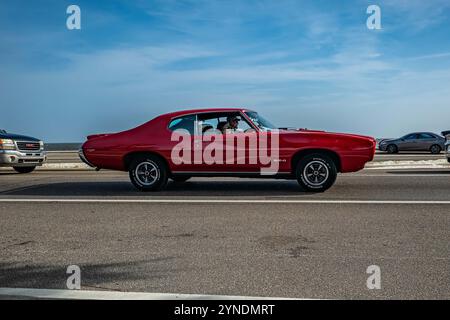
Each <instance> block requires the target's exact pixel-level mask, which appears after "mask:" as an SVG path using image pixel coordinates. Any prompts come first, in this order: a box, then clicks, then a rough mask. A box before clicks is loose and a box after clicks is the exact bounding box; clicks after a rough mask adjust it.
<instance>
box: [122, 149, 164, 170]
mask: <svg viewBox="0 0 450 320" xmlns="http://www.w3.org/2000/svg"><path fill="white" fill-rule="evenodd" d="M148 155H151V156H154V157H157V158H159V159H160V160H161V161H163V163H164V164H165V165H166V169H167V171H168V173H170V166H169V163H168V162H167V160H166V159H165V158H164V157H163V156H162V155H161V154H159V153H158V152H154V151H133V152H130V153H127V154H126V155H125V156H124V157H123V166H124V168H125V170H127V171H128V170H129V168H130V165H131V163H132V161H133V159H136V158H137V157H145V156H148Z"/></svg>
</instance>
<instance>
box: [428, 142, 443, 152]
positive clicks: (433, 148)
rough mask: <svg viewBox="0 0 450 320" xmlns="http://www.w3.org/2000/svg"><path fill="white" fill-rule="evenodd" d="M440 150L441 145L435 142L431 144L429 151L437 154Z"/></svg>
mask: <svg viewBox="0 0 450 320" xmlns="http://www.w3.org/2000/svg"><path fill="white" fill-rule="evenodd" d="M441 151H442V149H441V146H440V145H437V144H433V145H432V146H431V148H430V152H431V153H432V154H439V153H441Z"/></svg>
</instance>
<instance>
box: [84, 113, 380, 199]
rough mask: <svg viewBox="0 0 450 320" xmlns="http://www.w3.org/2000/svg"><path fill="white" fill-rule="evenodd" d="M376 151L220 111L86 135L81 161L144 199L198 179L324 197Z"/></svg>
mask: <svg viewBox="0 0 450 320" xmlns="http://www.w3.org/2000/svg"><path fill="white" fill-rule="evenodd" d="M375 145H376V141H375V139H374V138H371V137H366V136H360V135H353V134H342V133H329V132H324V131H314V130H306V129H279V128H277V127H275V126H274V125H272V124H271V123H270V122H269V121H267V120H266V119H265V118H263V117H262V116H260V115H259V114H258V113H257V112H254V111H251V110H248V109H239V108H221V109H198V110H185V111H178V112H173V113H168V114H164V115H161V116H158V117H156V118H155V119H153V120H151V121H149V122H147V123H144V124H143V125H140V126H138V127H136V128H134V129H130V130H127V131H123V132H119V133H112V134H95V135H90V136H88V137H87V141H86V142H85V143H84V144H83V145H82V147H81V149H80V151H79V155H80V158H81V159H82V160H83V161H84V162H85V163H86V164H88V165H90V166H92V167H95V168H97V169H111V170H121V171H128V172H129V176H130V179H131V182H132V183H133V185H134V186H135V187H136V188H138V189H139V190H142V191H155V190H159V189H161V188H163V187H164V186H165V185H166V183H167V181H168V179H172V180H173V181H175V182H184V181H187V180H188V179H189V178H191V177H198V176H207V177H220V176H232V177H255V178H257V177H264V178H268V177H269V178H276V179H297V181H298V183H299V184H300V186H301V188H302V189H303V190H305V191H324V190H326V189H328V188H330V187H331V186H332V185H333V184H334V182H335V180H336V177H337V174H338V173H339V172H342V173H345V172H355V171H358V170H361V169H363V168H364V166H365V164H366V163H367V162H369V161H371V160H373V157H374V153H375Z"/></svg>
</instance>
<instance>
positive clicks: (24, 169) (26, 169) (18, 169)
mask: <svg viewBox="0 0 450 320" xmlns="http://www.w3.org/2000/svg"><path fill="white" fill-rule="evenodd" d="M13 168H14V170H16V172H18V173H30V172H33V171H34V169H36V166H33V167H13Z"/></svg>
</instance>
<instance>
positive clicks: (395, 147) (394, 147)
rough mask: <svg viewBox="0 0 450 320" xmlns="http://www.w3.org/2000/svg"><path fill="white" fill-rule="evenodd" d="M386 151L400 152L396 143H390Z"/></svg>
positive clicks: (391, 152)
mask: <svg viewBox="0 0 450 320" xmlns="http://www.w3.org/2000/svg"><path fill="white" fill-rule="evenodd" d="M386 151H387V153H390V154H393V153H398V147H397V146H396V145H395V144H390V145H388V146H387V147H386Z"/></svg>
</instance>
